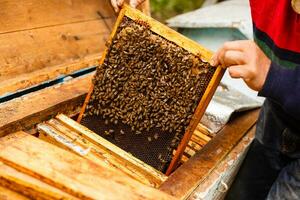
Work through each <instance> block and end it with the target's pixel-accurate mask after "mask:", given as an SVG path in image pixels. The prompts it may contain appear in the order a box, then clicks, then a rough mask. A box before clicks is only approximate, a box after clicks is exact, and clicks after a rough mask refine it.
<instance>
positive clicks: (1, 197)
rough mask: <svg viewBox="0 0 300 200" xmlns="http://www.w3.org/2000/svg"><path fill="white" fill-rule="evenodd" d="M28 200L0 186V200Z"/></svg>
mask: <svg viewBox="0 0 300 200" xmlns="http://www.w3.org/2000/svg"><path fill="white" fill-rule="evenodd" d="M9 199H13V200H29V198H27V197H25V196H23V195H21V194H18V193H16V192H14V191H12V190H9V189H7V188H5V187H2V186H0V200H9Z"/></svg>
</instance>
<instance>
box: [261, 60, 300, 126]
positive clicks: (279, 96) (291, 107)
mask: <svg viewBox="0 0 300 200" xmlns="http://www.w3.org/2000/svg"><path fill="white" fill-rule="evenodd" d="M258 95H259V96H263V97H267V98H270V99H272V100H274V101H276V102H277V103H278V104H280V105H281V107H282V108H283V109H284V110H285V111H286V112H287V113H289V114H290V115H292V116H293V117H294V118H295V119H298V120H300V66H297V67H295V68H293V69H288V68H285V67H283V66H280V65H277V64H275V63H272V64H271V67H270V69H269V72H268V75H267V78H266V81H265V84H264V86H263V89H262V90H261V91H260V92H259V93H258Z"/></svg>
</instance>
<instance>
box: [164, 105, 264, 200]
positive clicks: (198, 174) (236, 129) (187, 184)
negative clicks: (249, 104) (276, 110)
mask: <svg viewBox="0 0 300 200" xmlns="http://www.w3.org/2000/svg"><path fill="white" fill-rule="evenodd" d="M258 114H259V109H256V110H253V111H249V112H244V113H241V114H240V115H238V116H236V117H235V118H233V119H232V120H231V121H230V122H229V123H228V124H227V125H226V126H225V127H224V128H223V129H222V130H221V131H220V132H219V133H218V134H217V135H216V136H215V137H214V138H213V139H212V140H211V141H210V142H209V143H207V144H206V145H205V147H204V148H202V149H201V150H200V151H199V152H197V153H196V154H195V155H194V156H193V157H192V158H190V159H189V160H188V161H187V162H186V163H185V164H184V165H182V166H181V167H179V168H178V169H177V170H176V171H175V172H174V173H173V174H172V175H171V176H170V177H169V178H168V179H167V180H166V181H165V182H164V183H163V184H162V185H161V187H160V190H162V191H164V192H166V193H168V194H170V195H173V196H175V197H177V198H180V199H184V198H187V197H188V196H189V195H190V194H191V193H192V191H193V190H194V189H195V188H197V186H198V185H199V184H200V183H201V182H202V181H203V180H205V178H206V177H207V176H209V174H210V173H211V172H212V171H213V170H214V169H215V168H216V166H218V164H219V163H220V162H221V161H222V160H223V159H224V158H225V157H226V156H227V155H228V153H229V152H230V151H231V150H232V149H233V148H234V147H235V146H236V145H237V143H238V142H239V141H240V140H241V138H243V136H244V135H245V134H246V133H247V132H248V130H249V129H250V128H251V127H252V126H253V125H254V124H255V123H256V120H257V117H258Z"/></svg>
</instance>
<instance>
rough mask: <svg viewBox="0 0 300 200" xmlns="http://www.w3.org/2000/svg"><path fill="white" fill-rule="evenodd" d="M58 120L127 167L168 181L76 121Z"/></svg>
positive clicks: (162, 175) (62, 117)
mask: <svg viewBox="0 0 300 200" xmlns="http://www.w3.org/2000/svg"><path fill="white" fill-rule="evenodd" d="M56 118H57V119H58V120H60V122H61V123H63V124H64V125H65V126H67V127H68V128H70V129H72V130H74V131H76V132H78V134H80V135H81V136H82V137H83V138H84V139H86V140H88V141H89V142H90V143H93V144H94V145H97V146H102V148H104V149H106V150H107V151H108V152H109V153H110V154H111V155H114V156H116V157H118V158H120V159H121V160H124V161H126V162H124V163H127V165H129V164H133V165H134V166H135V167H136V169H137V170H140V172H146V173H147V174H148V176H150V175H152V176H153V177H155V178H156V179H158V180H160V182H163V181H165V180H166V178H167V177H166V176H165V175H164V174H162V173H161V172H159V171H157V170H156V169H154V168H153V167H151V166H149V165H147V164H145V163H144V162H142V161H141V160H139V159H137V158H135V157H134V156H132V155H131V154H130V153H128V152H126V151H124V150H122V149H120V148H119V147H117V146H116V145H114V144H112V143H110V142H109V141H107V140H106V139H104V138H102V137H101V136H99V135H97V134H96V133H94V132H92V131H91V130H89V129H88V128H86V127H85V126H82V125H81V124H79V123H77V122H76V121H74V120H72V119H70V118H68V117H67V116H65V115H62V114H60V115H58V116H56ZM147 174H145V175H147ZM153 177H152V179H153ZM156 182H157V181H156Z"/></svg>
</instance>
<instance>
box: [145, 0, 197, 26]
mask: <svg viewBox="0 0 300 200" xmlns="http://www.w3.org/2000/svg"><path fill="white" fill-rule="evenodd" d="M202 3H203V0H150V5H151V14H152V16H153V17H154V18H155V19H158V20H160V21H162V22H164V21H165V20H167V19H169V18H170V17H173V16H175V15H178V14H181V13H184V12H188V11H191V10H195V9H197V8H200V7H201V5H202Z"/></svg>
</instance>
